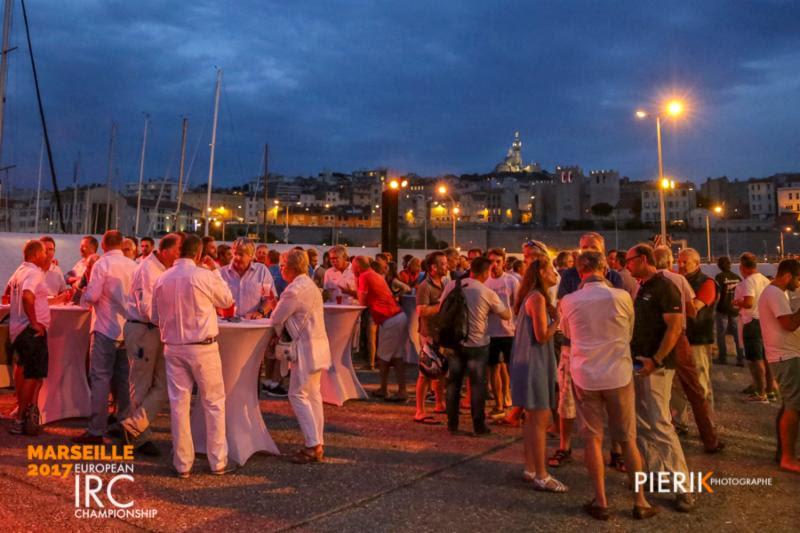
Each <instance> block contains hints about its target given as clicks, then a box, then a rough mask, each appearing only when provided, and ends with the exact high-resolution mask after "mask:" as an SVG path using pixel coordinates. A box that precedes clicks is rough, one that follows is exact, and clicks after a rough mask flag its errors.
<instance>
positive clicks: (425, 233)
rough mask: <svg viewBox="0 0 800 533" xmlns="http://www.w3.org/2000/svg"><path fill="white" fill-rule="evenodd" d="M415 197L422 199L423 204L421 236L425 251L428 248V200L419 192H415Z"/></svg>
mask: <svg viewBox="0 0 800 533" xmlns="http://www.w3.org/2000/svg"><path fill="white" fill-rule="evenodd" d="M414 198H415V199H419V200H422V203H423V205H424V209H425V211H424V212H423V214H422V238H423V243H424V244H423V245H422V246H423V248H424V249H425V250H426V251H427V250H428V200H427V198H425V197H424V196H422V195H421V194H415V195H414Z"/></svg>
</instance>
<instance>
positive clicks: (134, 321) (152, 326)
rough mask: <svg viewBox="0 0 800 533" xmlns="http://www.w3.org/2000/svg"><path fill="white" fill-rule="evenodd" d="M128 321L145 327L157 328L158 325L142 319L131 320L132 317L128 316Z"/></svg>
mask: <svg viewBox="0 0 800 533" xmlns="http://www.w3.org/2000/svg"><path fill="white" fill-rule="evenodd" d="M128 322H130V323H132V324H141V325H143V326H147V329H158V326H156V325H155V324H153V323H152V322H144V321H142V320H133V319H132V318H129V319H128Z"/></svg>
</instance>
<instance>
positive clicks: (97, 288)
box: [81, 261, 106, 305]
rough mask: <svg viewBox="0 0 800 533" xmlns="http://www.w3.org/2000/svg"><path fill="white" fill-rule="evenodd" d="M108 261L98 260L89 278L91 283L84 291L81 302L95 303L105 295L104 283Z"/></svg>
mask: <svg viewBox="0 0 800 533" xmlns="http://www.w3.org/2000/svg"><path fill="white" fill-rule="evenodd" d="M105 265H106V262H105V261H97V262H96V263H95V264H94V266H93V267H92V275H91V277H90V278H89V284H88V285H87V286H86V290H84V291H83V296H82V297H81V302H82V303H84V304H88V305H94V304H96V303H97V302H99V301H100V298H102V296H103V285H105V282H106V269H105Z"/></svg>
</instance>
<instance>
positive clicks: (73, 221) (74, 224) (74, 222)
mask: <svg viewBox="0 0 800 533" xmlns="http://www.w3.org/2000/svg"><path fill="white" fill-rule="evenodd" d="M87 191H88V188H87ZM84 206H85V207H84V209H87V210H88V209H89V202H88V201H87V202H84ZM70 229H71V230H72V231H71V232H70V233H78V161H75V164H74V165H72V209H70Z"/></svg>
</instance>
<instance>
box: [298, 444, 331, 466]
mask: <svg viewBox="0 0 800 533" xmlns="http://www.w3.org/2000/svg"><path fill="white" fill-rule="evenodd" d="M324 458H325V452H324V451H322V450H319V451H312V452H311V453H308V449H307V448H306V449H300V450H297V453H295V454H294V455H293V456H292V458H291V461H292V462H293V463H294V464H297V465H307V464H309V463H321V462H322V461H323V460H324Z"/></svg>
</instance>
